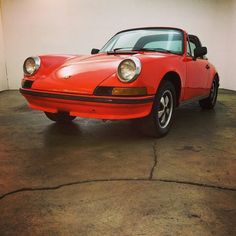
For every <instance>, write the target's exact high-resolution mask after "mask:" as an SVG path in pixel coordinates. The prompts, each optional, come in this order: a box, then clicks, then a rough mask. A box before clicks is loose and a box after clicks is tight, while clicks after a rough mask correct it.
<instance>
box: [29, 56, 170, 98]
mask: <svg viewBox="0 0 236 236" xmlns="http://www.w3.org/2000/svg"><path fill="white" fill-rule="evenodd" d="M131 56H136V57H139V58H140V60H141V61H142V60H145V58H146V59H147V57H148V58H149V59H151V58H152V56H151V55H149V56H147V55H142V54H135V55H130V54H112V55H107V54H96V55H90V56H78V57H73V58H72V59H69V60H67V61H66V62H65V63H64V64H62V65H61V66H59V67H57V68H56V69H55V70H54V71H53V72H51V73H50V74H49V75H46V76H42V77H41V79H39V80H36V81H35V83H34V84H33V87H32V88H33V89H39V90H45V91H55V92H66V93H77V94H82V95H83V94H84V95H92V94H93V92H94V90H95V88H96V87H97V86H99V84H101V83H102V82H103V81H104V80H106V79H108V78H109V77H111V76H112V75H113V74H114V73H116V72H117V67H118V65H119V63H120V62H121V61H122V60H123V59H124V58H127V57H131ZM165 56H166V55H165V54H158V55H155V56H153V57H155V58H157V57H160V58H161V57H165Z"/></svg>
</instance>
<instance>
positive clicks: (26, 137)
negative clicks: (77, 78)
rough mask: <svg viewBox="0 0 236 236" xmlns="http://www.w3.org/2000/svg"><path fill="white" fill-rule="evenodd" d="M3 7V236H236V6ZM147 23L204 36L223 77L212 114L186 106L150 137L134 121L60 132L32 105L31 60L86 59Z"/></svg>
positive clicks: (134, 1) (80, 124) (4, 0)
mask: <svg viewBox="0 0 236 236" xmlns="http://www.w3.org/2000/svg"><path fill="white" fill-rule="evenodd" d="M0 3H1V5H0V10H1V11H0V13H1V16H0V91H1V92H0V235H122V236H123V235H127V236H128V235H150V236H155V235H236V79H235V78H236V72H235V54H236V45H235V42H236V1H235V0H227V1H218V0H211V1H199V0H191V1H186V0H180V1H173V0H166V1H164V2H163V1H159V0H156V1H154V0H148V1H144V0H126V1H125V0H120V1H108V0H100V1H92V0H78V1H77V0H71V1H66V0H60V1H56V0H50V1H46V0H41V1H40V0H34V1H29V0H21V1H17V0H11V1H9V0H1V1H0ZM108 19H109V20H108ZM142 26H173V27H179V28H183V29H185V30H186V31H187V32H189V33H194V34H196V35H198V36H199V38H200V39H201V41H202V44H203V45H204V46H207V48H208V55H207V57H208V58H209V61H211V62H212V63H213V64H214V65H215V66H216V68H217V70H218V72H219V75H220V90H219V96H218V101H217V105H216V107H215V109H214V110H212V111H204V110H202V109H201V108H200V107H199V105H198V103H192V104H187V105H183V106H181V107H179V108H178V109H177V112H176V116H175V122H174V125H173V127H172V129H171V131H170V133H169V134H168V135H167V136H165V137H164V138H161V139H154V138H151V137H148V136H145V135H143V134H142V133H140V132H139V130H138V128H137V127H136V124H134V123H133V122H131V121H107V122H103V121H101V120H93V119H83V118H76V120H75V121H74V122H72V123H71V124H66V125H65V124H64V125H62V124H56V123H53V122H51V121H49V120H48V119H46V117H45V115H44V114H43V113H42V112H40V111H36V110H32V109H30V108H28V106H27V103H26V101H25V99H24V98H23V96H21V95H20V93H19V91H18V89H19V88H20V83H21V78H22V76H23V72H22V64H23V61H24V59H25V58H27V57H28V56H31V55H41V54H52V53H56V54H61V53H64V54H89V53H90V51H91V48H94V47H97V48H101V47H102V46H103V44H104V43H105V42H107V40H108V39H109V38H110V37H111V36H112V35H114V34H115V33H116V32H118V31H120V30H123V29H127V28H134V27H142Z"/></svg>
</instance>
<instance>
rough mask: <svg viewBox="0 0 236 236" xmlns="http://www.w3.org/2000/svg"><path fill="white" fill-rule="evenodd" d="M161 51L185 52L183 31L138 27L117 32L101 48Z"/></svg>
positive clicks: (105, 49)
mask: <svg viewBox="0 0 236 236" xmlns="http://www.w3.org/2000/svg"><path fill="white" fill-rule="evenodd" d="M127 50H128V51H130V50H131V51H132V50H144V51H160V52H168V53H175V54H182V53H183V33H182V31H180V30H177V29H162V28H160V29H158V28H157V29H137V30H130V31H125V32H121V33H118V34H116V35H115V36H114V37H113V38H111V39H110V40H109V41H108V43H107V44H106V45H105V46H104V47H103V48H102V49H101V50H100V52H115V51H117V52H118V51H127Z"/></svg>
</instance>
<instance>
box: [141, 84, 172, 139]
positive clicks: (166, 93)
mask: <svg viewBox="0 0 236 236" xmlns="http://www.w3.org/2000/svg"><path fill="white" fill-rule="evenodd" d="M175 107H176V92H175V87H174V85H173V84H172V83H171V82H170V81H163V82H162V83H161V85H160V87H159V89H158V92H157V94H156V97H155V100H154V103H153V107H152V111H151V114H150V115H149V116H148V117H146V118H144V121H145V123H144V126H143V127H142V128H143V130H144V132H145V133H146V134H148V135H150V136H153V137H156V138H159V137H162V136H164V135H166V134H167V133H168V132H169V130H170V127H171V125H172V122H173V116H174V112H175Z"/></svg>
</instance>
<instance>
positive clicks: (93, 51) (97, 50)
mask: <svg viewBox="0 0 236 236" xmlns="http://www.w3.org/2000/svg"><path fill="white" fill-rule="evenodd" d="M99 51H100V50H99V49H97V48H93V49H92V50H91V54H98V53H99Z"/></svg>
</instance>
